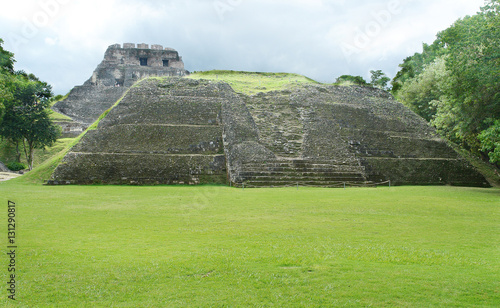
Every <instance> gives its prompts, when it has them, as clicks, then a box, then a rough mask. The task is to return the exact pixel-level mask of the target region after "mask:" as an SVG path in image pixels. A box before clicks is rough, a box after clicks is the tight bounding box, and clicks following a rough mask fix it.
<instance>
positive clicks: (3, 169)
mask: <svg viewBox="0 0 500 308" xmlns="http://www.w3.org/2000/svg"><path fill="white" fill-rule="evenodd" d="M0 172H10V170H9V168H7V166H5V165H4V164H3V163H2V162H1V161H0Z"/></svg>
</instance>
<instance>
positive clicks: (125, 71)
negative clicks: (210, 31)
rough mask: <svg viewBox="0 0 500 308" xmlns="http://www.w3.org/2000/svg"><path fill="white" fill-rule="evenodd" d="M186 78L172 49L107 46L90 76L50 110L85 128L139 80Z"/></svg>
mask: <svg viewBox="0 0 500 308" xmlns="http://www.w3.org/2000/svg"><path fill="white" fill-rule="evenodd" d="M141 59H147V60H146V62H147V65H145V66H141ZM164 61H167V62H164ZM166 64H167V66H165V65H166ZM186 74H188V72H187V71H186V70H184V62H183V61H182V58H181V57H180V56H179V53H178V52H177V51H176V50H174V49H172V48H165V49H164V48H163V46H161V45H153V46H152V49H149V45H147V44H143V45H141V44H139V45H138V46H137V48H136V46H135V44H132V43H126V44H124V46H123V48H122V46H121V45H120V44H115V45H111V46H109V47H108V49H107V50H106V53H105V55H104V59H103V61H102V62H101V63H100V64H99V65H98V67H97V68H96V70H95V71H94V72H93V74H92V76H91V77H90V78H89V79H88V80H87V81H86V82H85V83H84V84H83V85H81V86H77V87H75V88H74V89H73V90H72V91H71V92H70V94H69V96H68V98H67V99H65V100H64V101H61V102H58V103H57V104H55V105H54V106H53V109H54V110H55V111H57V112H59V113H62V114H64V115H67V116H69V117H70V118H72V119H73V120H74V121H75V122H78V123H80V124H81V125H82V127H84V128H86V127H88V126H89V125H90V124H92V123H93V122H94V121H95V120H97V118H98V117H99V116H100V115H101V114H102V113H103V112H104V111H106V110H107V109H108V108H110V107H111V106H112V105H113V104H114V103H115V102H116V101H117V100H118V99H119V98H120V97H121V96H122V95H123V94H124V93H125V91H126V90H127V89H128V88H130V87H131V86H132V85H134V84H135V83H136V82H138V81H139V80H142V79H144V78H148V77H169V76H179V77H180V76H185V75H186Z"/></svg>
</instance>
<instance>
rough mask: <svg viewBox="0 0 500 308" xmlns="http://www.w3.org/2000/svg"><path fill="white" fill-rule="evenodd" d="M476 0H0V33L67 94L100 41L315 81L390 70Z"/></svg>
mask: <svg viewBox="0 0 500 308" xmlns="http://www.w3.org/2000/svg"><path fill="white" fill-rule="evenodd" d="M483 5H484V0H351V1H346V0H164V1H155V0H142V1H134V0H83V1H79V0H76V1H75V0H73V1H72V0H16V1H8V2H5V3H2V6H1V10H0V38H2V39H3V40H4V45H3V47H4V48H5V49H7V50H9V51H11V52H14V54H15V59H16V61H17V62H16V65H15V68H16V70H24V71H26V72H29V73H33V74H35V75H36V76H38V77H39V78H40V79H41V80H43V81H46V82H48V83H49V84H51V85H52V86H53V89H54V93H55V94H63V95H64V94H66V93H67V92H69V91H70V90H71V89H72V88H73V87H74V86H77V85H81V84H83V83H84V82H85V81H86V80H87V79H89V78H90V76H91V75H92V72H93V71H94V70H95V68H96V67H97V65H99V63H100V62H101V61H102V59H103V57H104V52H105V51H106V48H107V47H108V46H109V45H113V44H116V43H120V44H123V43H146V44H150V45H152V44H159V45H163V46H165V47H172V48H174V49H176V50H177V51H178V52H179V54H180V55H181V56H182V57H183V60H184V63H185V66H186V69H187V70H189V71H191V72H193V71H204V70H212V69H227V70H242V71H252V72H256V71H259V72H287V73H298V74H301V75H305V76H307V77H310V78H312V79H315V80H317V81H320V82H327V83H330V82H334V81H335V79H336V78H337V77H339V76H341V75H344V74H348V75H358V76H363V77H364V78H365V79H366V80H368V81H369V80H370V70H378V69H381V70H382V71H383V72H385V73H386V74H387V75H388V76H389V77H391V78H392V77H394V75H395V74H396V73H397V71H398V65H399V64H400V63H402V61H403V60H404V59H405V58H406V57H408V56H411V55H413V54H414V53H415V52H421V51H422V43H428V44H430V43H432V42H433V41H434V40H435V38H436V34H437V33H438V32H439V31H442V30H445V29H446V28H448V27H449V26H450V25H452V24H453V23H454V22H455V21H456V20H457V19H459V18H463V17H465V16H466V15H473V14H475V13H476V12H478V11H479V10H480V7H481V6H483Z"/></svg>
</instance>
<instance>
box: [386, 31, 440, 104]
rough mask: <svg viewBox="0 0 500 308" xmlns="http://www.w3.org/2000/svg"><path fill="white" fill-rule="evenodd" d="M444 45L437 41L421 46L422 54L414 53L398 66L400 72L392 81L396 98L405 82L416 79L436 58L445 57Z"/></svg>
mask: <svg viewBox="0 0 500 308" xmlns="http://www.w3.org/2000/svg"><path fill="white" fill-rule="evenodd" d="M446 53H447V51H446V48H445V44H444V43H443V42H442V41H441V40H439V39H437V40H436V41H434V43H432V44H431V45H428V44H425V43H424V44H423V46H422V53H415V54H414V55H413V56H411V57H408V58H406V59H404V60H403V63H402V64H400V65H399V67H400V68H401V70H400V71H399V72H398V73H397V74H396V76H395V77H394V79H393V80H392V82H391V84H392V92H393V94H394V95H396V96H397V93H398V91H399V90H400V89H401V88H402V87H403V85H404V84H405V82H406V81H408V80H411V79H413V78H415V77H418V76H419V75H420V74H422V73H423V72H424V70H425V67H426V66H427V65H430V64H432V63H433V62H434V61H435V60H436V59H437V58H439V57H442V56H444V55H446Z"/></svg>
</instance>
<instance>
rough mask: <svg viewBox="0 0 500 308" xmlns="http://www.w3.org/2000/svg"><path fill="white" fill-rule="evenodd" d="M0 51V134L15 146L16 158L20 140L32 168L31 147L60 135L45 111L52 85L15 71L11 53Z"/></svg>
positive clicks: (43, 145) (38, 146) (36, 147)
mask: <svg viewBox="0 0 500 308" xmlns="http://www.w3.org/2000/svg"><path fill="white" fill-rule="evenodd" d="M1 43H3V41H2V40H0V46H1ZM0 54H1V57H0V61H1V65H0V117H1V120H2V121H1V122H0V136H1V137H2V138H4V139H7V140H9V141H11V142H12V143H13V144H14V145H15V146H16V150H17V152H18V159H17V160H18V161H19V158H20V155H21V154H20V151H19V144H20V143H22V145H23V148H24V153H25V156H26V160H27V162H28V166H29V168H30V170H31V169H33V152H34V149H38V148H44V147H45V146H50V145H52V144H53V143H54V142H55V141H56V139H57V136H58V134H59V129H58V127H57V126H56V125H55V124H53V123H52V121H51V120H50V118H49V114H48V112H49V104H50V98H51V97H52V87H51V86H50V85H48V84H47V83H46V82H43V81H40V80H39V79H38V78H37V77H36V76H34V75H33V74H26V73H25V72H22V71H19V72H14V67H13V64H14V55H13V54H12V53H10V52H8V51H5V50H4V49H3V48H0Z"/></svg>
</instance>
